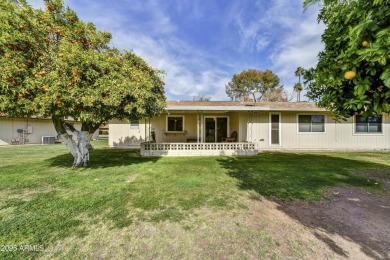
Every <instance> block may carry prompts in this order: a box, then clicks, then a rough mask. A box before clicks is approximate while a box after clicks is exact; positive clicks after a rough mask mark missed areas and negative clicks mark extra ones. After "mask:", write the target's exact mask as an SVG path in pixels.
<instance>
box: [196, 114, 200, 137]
mask: <svg viewBox="0 0 390 260" xmlns="http://www.w3.org/2000/svg"><path fill="white" fill-rule="evenodd" d="M199 130H200V126H199V111H198V113H197V114H196V143H199Z"/></svg>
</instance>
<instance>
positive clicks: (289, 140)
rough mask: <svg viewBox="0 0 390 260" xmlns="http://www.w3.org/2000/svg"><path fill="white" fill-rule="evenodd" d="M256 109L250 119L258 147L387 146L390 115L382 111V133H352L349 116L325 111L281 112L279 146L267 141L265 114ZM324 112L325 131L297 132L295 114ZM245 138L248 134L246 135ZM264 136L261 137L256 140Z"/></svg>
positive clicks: (344, 147) (352, 126)
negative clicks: (338, 118)
mask: <svg viewBox="0 0 390 260" xmlns="http://www.w3.org/2000/svg"><path fill="white" fill-rule="evenodd" d="M269 113H272V112H268V113H257V114H256V116H255V117H254V123H253V142H256V143H257V144H258V147H259V148H260V149H261V148H263V149H308V150H309V149H317V150H321V149H341V150H349V149H357V150H365V149H389V148H390V138H389V133H390V132H389V131H390V118H389V116H388V115H383V116H382V117H383V123H382V133H380V134H355V133H354V128H355V124H354V121H353V118H352V117H351V118H349V119H348V120H347V121H346V122H344V121H342V122H335V121H334V120H333V119H332V116H331V114H330V113H329V112H313V113H310V112H281V129H280V131H281V132H280V134H281V143H280V146H271V145H270V144H269V132H270V130H269V127H270V123H269V116H268V115H267V114H269ZM305 114H306V115H316V114H318V115H325V132H321V133H300V132H298V115H305ZM248 127H250V126H248ZM248 138H249V137H248ZM261 139H264V141H260V140H261Z"/></svg>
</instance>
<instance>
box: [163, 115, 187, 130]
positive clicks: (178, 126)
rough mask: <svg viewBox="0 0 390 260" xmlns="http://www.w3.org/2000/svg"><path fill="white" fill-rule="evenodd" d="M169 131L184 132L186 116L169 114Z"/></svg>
mask: <svg viewBox="0 0 390 260" xmlns="http://www.w3.org/2000/svg"><path fill="white" fill-rule="evenodd" d="M167 131H168V132H182V131H184V117H183V116H168V117H167Z"/></svg>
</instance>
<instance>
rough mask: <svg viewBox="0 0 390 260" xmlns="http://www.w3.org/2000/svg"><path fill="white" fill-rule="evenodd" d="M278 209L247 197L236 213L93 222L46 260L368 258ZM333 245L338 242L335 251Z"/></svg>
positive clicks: (343, 240)
mask: <svg viewBox="0 0 390 260" xmlns="http://www.w3.org/2000/svg"><path fill="white" fill-rule="evenodd" d="M279 206H280V205H279V204H277V203H275V202H272V201H269V200H266V199H263V198H262V197H256V196H253V197H252V198H247V199H243V200H242V201H241V206H239V207H237V208H236V209H234V210H229V211H226V210H217V209H211V208H208V207H203V208H200V209H198V210H195V211H194V212H193V213H192V214H191V215H188V217H186V218H185V219H184V220H183V221H181V222H171V221H162V222H159V223H153V222H145V221H138V222H135V223H133V224H132V225H130V226H128V227H125V228H120V229H118V228H115V225H114V224H113V223H111V224H109V222H107V221H96V220H94V221H92V220H91V221H90V224H88V225H87V226H88V227H89V228H88V230H86V233H87V235H86V236H83V237H77V236H72V237H67V238H65V239H64V240H61V241H57V242H56V243H55V244H53V245H51V246H50V247H47V248H46V251H45V252H44V253H43V255H41V258H42V259H52V258H94V259H126V258H140V259H156V258H160V259H165V258H169V259H290V258H291V259H336V258H340V256H341V257H350V258H354V259H365V258H367V256H366V254H365V253H364V252H363V251H361V250H360V247H359V245H358V244H357V243H355V242H354V241H351V240H349V239H347V238H345V237H343V236H340V235H338V234H335V233H334V234H329V233H328V232H326V231H325V230H322V229H318V228H316V227H309V226H307V225H302V224H301V223H300V222H299V221H297V220H296V219H294V218H293V217H291V216H289V215H288V214H286V213H284V212H283V211H280V210H278V207H279ZM85 221H88V220H87V219H85ZM329 241H334V245H333V248H332V247H331V246H330V244H329ZM336 247H337V248H339V252H337V251H336V250H335V248H336ZM340 252H341V254H340Z"/></svg>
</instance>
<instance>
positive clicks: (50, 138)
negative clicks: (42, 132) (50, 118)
mask: <svg viewBox="0 0 390 260" xmlns="http://www.w3.org/2000/svg"><path fill="white" fill-rule="evenodd" d="M55 143H56V138H55V137H54V136H42V144H55Z"/></svg>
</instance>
